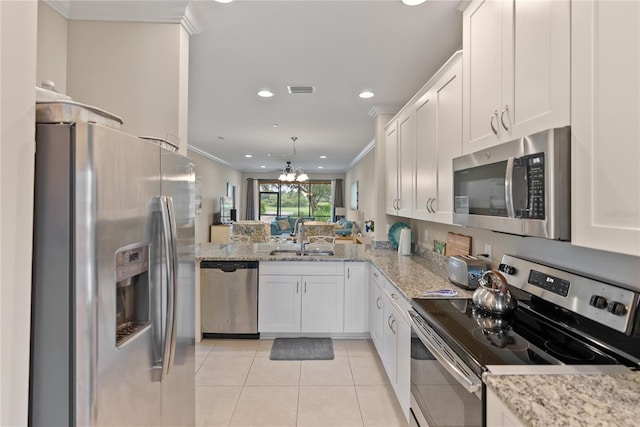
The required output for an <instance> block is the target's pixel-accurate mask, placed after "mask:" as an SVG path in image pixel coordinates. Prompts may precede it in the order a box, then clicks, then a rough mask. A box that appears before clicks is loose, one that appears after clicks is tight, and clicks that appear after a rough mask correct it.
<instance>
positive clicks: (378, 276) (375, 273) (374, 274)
mask: <svg viewBox="0 0 640 427" xmlns="http://www.w3.org/2000/svg"><path fill="white" fill-rule="evenodd" d="M371 280H372V281H373V282H374V283H375V284H376V285H378V287H380V288H381V287H382V281H383V280H384V277H383V276H382V273H381V272H380V270H378V268H377V267H374V266H371Z"/></svg>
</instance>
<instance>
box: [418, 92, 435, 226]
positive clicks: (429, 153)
mask: <svg viewBox="0 0 640 427" xmlns="http://www.w3.org/2000/svg"><path fill="white" fill-rule="evenodd" d="M432 96H433V93H432V92H431V91H429V92H427V93H426V94H425V95H424V96H422V97H421V98H420V99H419V100H418V102H417V103H416V112H415V115H416V192H415V194H416V199H415V203H414V206H413V217H414V218H418V219H431V207H430V206H429V204H430V203H431V202H432V201H433V197H434V195H435V194H436V180H437V173H438V159H437V157H436V153H437V151H438V148H437V147H438V145H437V139H436V106H435V103H434V102H433V100H432Z"/></svg>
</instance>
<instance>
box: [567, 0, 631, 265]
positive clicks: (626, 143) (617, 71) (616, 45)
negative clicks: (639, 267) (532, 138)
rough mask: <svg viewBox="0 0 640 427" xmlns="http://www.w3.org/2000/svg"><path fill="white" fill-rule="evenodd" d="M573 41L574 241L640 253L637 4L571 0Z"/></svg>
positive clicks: (578, 244)
mask: <svg viewBox="0 0 640 427" xmlns="http://www.w3.org/2000/svg"><path fill="white" fill-rule="evenodd" d="M571 39H572V46H571V49H572V53H571V61H572V75H571V110H572V111H571V126H572V127H571V134H572V155H571V157H572V163H571V173H572V177H571V183H572V184H571V194H572V216H571V225H572V229H571V243H572V244H574V245H577V246H585V247H589V248H594V249H600V250H605V251H610V252H617V253H623V254H629V255H634V256H640V2H638V1H598V2H592V1H575V2H573V3H572V11H571Z"/></svg>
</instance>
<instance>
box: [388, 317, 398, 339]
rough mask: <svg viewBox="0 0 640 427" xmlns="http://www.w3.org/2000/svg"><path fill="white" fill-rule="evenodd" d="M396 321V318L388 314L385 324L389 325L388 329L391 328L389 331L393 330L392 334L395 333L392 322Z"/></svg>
mask: <svg viewBox="0 0 640 427" xmlns="http://www.w3.org/2000/svg"><path fill="white" fill-rule="evenodd" d="M394 323H396V319H394V318H393V315H392V314H390V315H389V318H388V319H387V326H389V329H391V332H393V334H394V335H395V334H396V331H395V329H393V324H394Z"/></svg>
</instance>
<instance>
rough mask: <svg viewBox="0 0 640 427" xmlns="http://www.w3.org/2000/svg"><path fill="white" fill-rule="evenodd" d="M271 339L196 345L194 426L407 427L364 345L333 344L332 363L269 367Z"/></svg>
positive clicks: (373, 355)
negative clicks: (333, 355) (333, 356)
mask: <svg viewBox="0 0 640 427" xmlns="http://www.w3.org/2000/svg"><path fill="white" fill-rule="evenodd" d="M272 344H273V340H211V339H208V340H203V341H202V342H200V343H198V345H197V346H196V425H198V426H270V427H284V426H322V427H328V426H331V427H338V426H341V427H351V426H384V427H394V426H403V427H406V426H407V423H406V421H405V418H404V416H403V414H402V411H401V409H400V405H399V404H398V401H397V400H396V398H395V394H394V393H393V389H392V388H391V385H389V381H388V379H387V376H386V374H385V372H384V368H383V366H382V363H381V362H380V359H379V358H378V355H377V353H376V350H375V348H374V347H373V344H372V343H371V341H370V340H333V350H334V354H335V358H334V360H310V361H273V360H269V354H270V352H271V346H272Z"/></svg>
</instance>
